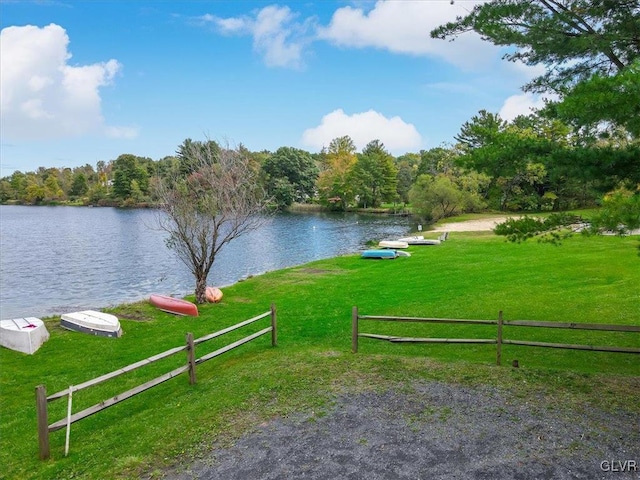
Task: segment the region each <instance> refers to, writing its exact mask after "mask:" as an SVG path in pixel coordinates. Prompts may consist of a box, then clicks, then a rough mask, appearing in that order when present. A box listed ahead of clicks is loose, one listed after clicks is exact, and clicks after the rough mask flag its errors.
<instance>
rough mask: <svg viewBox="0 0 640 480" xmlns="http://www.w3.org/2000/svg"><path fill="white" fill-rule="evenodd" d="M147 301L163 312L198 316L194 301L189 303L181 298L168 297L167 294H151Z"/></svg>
mask: <svg viewBox="0 0 640 480" xmlns="http://www.w3.org/2000/svg"><path fill="white" fill-rule="evenodd" d="M149 302H150V303H151V305H153V306H154V307H156V308H158V309H160V310H162V311H163V312H167V313H173V314H174V315H183V316H189V317H197V316H198V307H197V306H196V304H195V303H191V302H189V301H187V300H183V299H181V298H175V297H170V296H168V295H158V294H153V295H151V296H150V297H149Z"/></svg>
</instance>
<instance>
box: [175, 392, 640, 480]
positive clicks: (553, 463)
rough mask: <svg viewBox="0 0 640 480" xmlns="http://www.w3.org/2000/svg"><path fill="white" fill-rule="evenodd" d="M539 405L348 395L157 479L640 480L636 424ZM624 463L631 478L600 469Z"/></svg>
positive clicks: (454, 396)
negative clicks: (319, 410) (324, 408)
mask: <svg viewBox="0 0 640 480" xmlns="http://www.w3.org/2000/svg"><path fill="white" fill-rule="evenodd" d="M542 403H543V402H542V401H538V402H536V401H535V400H534V399H531V398H526V399H522V398H510V397H509V396H507V394H505V393H501V392H500V391H498V390H495V389H493V388H488V387H483V388H473V387H465V386H459V385H449V384H443V383H438V382H423V381H421V382H419V383H414V384H413V391H409V392H407V389H406V388H403V389H402V390H401V391H387V392H384V393H375V392H367V393H358V394H347V395H343V396H341V397H339V398H338V399H337V400H336V401H335V403H334V404H333V406H332V407H330V408H329V410H328V411H326V412H324V413H323V414H320V415H318V414H314V413H313V412H310V413H308V414H305V415H299V416H298V417H296V418H285V419H276V420H274V421H271V422H269V423H267V424H264V425H262V426H260V427H259V428H258V429H257V430H256V431H254V432H253V433H250V434H248V435H247V436H245V437H243V438H241V439H240V440H239V441H238V442H237V443H236V444H235V445H234V446H232V447H230V448H218V449H215V448H214V449H213V450H212V451H211V453H210V456H209V457H208V458H206V459H202V460H199V461H197V462H195V463H193V464H191V465H183V466H182V467H180V468H179V469H176V470H174V471H173V472H170V473H167V476H166V477H165V478H168V479H173V480H192V479H210V480H213V479H224V480H247V479H265V480H266V479H274V480H275V479H327V480H332V479H351V480H360V479H362V480H365V479H366V480H377V479H413V480H416V479H490V480H500V479H532V480H533V479H535V480H540V479H554V480H555V479H560V480H562V479H600V478H602V479H616V480H618V479H620V480H622V479H638V478H640V418H638V415H635V414H631V413H626V412H619V413H617V414H615V415H611V414H609V413H605V412H602V411H597V410H590V411H587V412H584V411H579V412H576V411H573V410H571V409H569V408H563V407H554V408H552V407H549V406H548V405H545V404H542ZM627 460H631V461H635V464H636V465H638V466H639V469H637V470H635V471H631V472H629V471H627V472H622V471H620V470H622V468H621V465H624V466H625V467H626V466H629V465H633V464H629V463H626V464H625V463H622V464H620V463H613V468H614V469H616V470H617V471H606V470H605V469H606V468H607V467H609V465H611V462H612V461H614V462H624V461H627ZM602 462H609V463H602ZM609 468H610V467H609ZM610 470H611V468H610Z"/></svg>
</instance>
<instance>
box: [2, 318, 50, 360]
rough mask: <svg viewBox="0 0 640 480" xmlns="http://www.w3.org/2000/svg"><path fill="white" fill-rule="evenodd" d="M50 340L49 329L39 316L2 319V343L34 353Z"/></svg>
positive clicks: (18, 349) (27, 352)
mask: <svg viewBox="0 0 640 480" xmlns="http://www.w3.org/2000/svg"><path fill="white" fill-rule="evenodd" d="M47 340H49V331H48V330H47V327H45V325H44V322H43V321H42V320H40V319H39V318H35V317H26V318H14V319H12V320H0V345H2V346H3V347H7V348H10V349H11V350H15V351H17V352H22V353H26V354H29V355H32V354H34V353H35V351H36V350H38V349H39V348H40V346H41V345H42V344H43V343H44V342H46V341H47Z"/></svg>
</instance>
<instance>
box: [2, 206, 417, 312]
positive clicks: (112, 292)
mask: <svg viewBox="0 0 640 480" xmlns="http://www.w3.org/2000/svg"><path fill="white" fill-rule="evenodd" d="M158 213H159V212H158V211H156V210H147V209H130V210H128V209H117V208H87V207H28V206H13V205H12V206H7V205H2V206H0V318H2V319H8V318H19V317H26V316H35V317H43V316H51V315H55V314H60V313H64V312H68V311H76V310H83V309H100V308H103V307H107V306H111V305H117V304H120V303H126V302H134V301H138V300H141V299H144V298H147V297H148V296H149V295H150V294H152V293H163V294H170V295H176V296H184V295H186V294H192V293H193V290H194V288H195V280H194V278H193V276H192V275H191V273H190V272H189V269H188V268H187V267H186V266H185V265H184V264H183V263H181V262H180V261H179V260H178V259H177V257H176V256H175V255H174V253H173V252H172V251H171V250H169V249H168V248H167V247H166V245H165V238H166V233H165V232H162V231H160V230H158V229H157V227H156V224H157V223H156V218H157V217H156V215H158ZM410 227H411V224H410V219H408V218H406V217H398V216H385V215H363V214H355V213H347V214H334V213H286V214H280V215H277V216H275V217H274V218H273V219H271V220H270V221H269V222H268V223H267V224H265V225H264V226H262V227H261V228H260V229H259V230H256V231H253V232H251V233H248V234H247V235H245V236H242V237H240V238H238V239H236V240H234V241H232V242H231V243H230V244H228V245H227V246H225V247H224V248H223V249H222V251H221V252H220V254H219V255H218V257H217V258H216V261H215V263H214V265H213V268H212V271H211V273H210V275H209V279H208V280H209V281H208V284H209V285H217V286H225V285H230V284H232V283H235V282H237V281H238V280H241V279H243V278H246V277H248V276H250V275H257V274H260V273H264V272H266V271H270V270H277V269H280V268H285V267H290V266H294V265H300V264H302V263H307V262H310V261H313V260H319V259H323V258H330V257H334V256H338V255H345V254H349V253H355V252H357V251H359V250H362V249H363V248H365V245H366V242H367V241H369V240H382V239H395V238H397V237H401V236H404V235H406V234H407V232H409V230H410Z"/></svg>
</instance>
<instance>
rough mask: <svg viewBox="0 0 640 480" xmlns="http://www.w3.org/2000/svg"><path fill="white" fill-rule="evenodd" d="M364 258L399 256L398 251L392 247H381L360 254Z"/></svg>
mask: <svg viewBox="0 0 640 480" xmlns="http://www.w3.org/2000/svg"><path fill="white" fill-rule="evenodd" d="M360 256H361V257H362V258H373V259H378V260H380V259H389V260H393V259H394V258H397V257H398V252H396V251H395V250H391V249H381V250H365V251H364V252H362V254H361V255H360Z"/></svg>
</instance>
